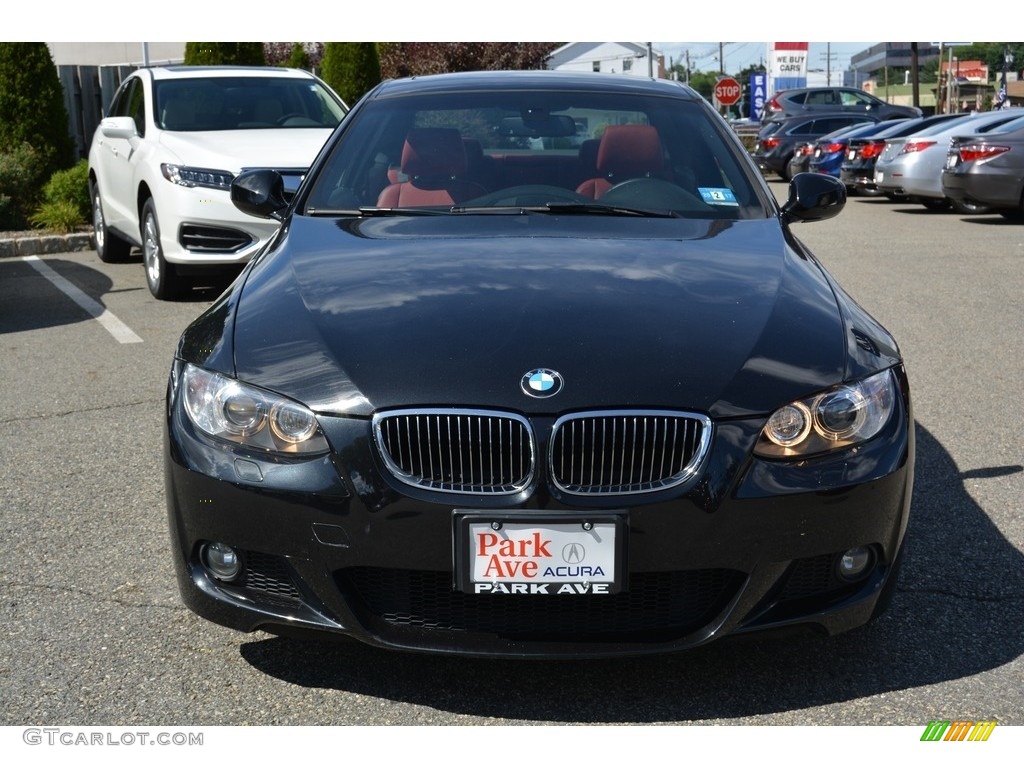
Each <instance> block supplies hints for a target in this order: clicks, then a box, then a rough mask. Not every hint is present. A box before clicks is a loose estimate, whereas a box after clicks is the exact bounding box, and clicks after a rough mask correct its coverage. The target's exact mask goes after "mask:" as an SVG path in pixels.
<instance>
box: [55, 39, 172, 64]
mask: <svg viewBox="0 0 1024 768" xmlns="http://www.w3.org/2000/svg"><path fill="white" fill-rule="evenodd" d="M46 45H47V46H48V47H49V48H50V56H51V57H52V58H53V63H54V64H55V65H57V66H58V67H61V66H73V67H105V66H112V65H114V66H116V65H127V66H130V67H141V66H143V65H144V64H150V65H159V64H181V63H182V62H183V61H184V60H185V43H47V44H46Z"/></svg>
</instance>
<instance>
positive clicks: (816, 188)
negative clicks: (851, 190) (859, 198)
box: [782, 173, 846, 223]
mask: <svg viewBox="0 0 1024 768" xmlns="http://www.w3.org/2000/svg"><path fill="white" fill-rule="evenodd" d="M845 205H846V185H845V184H843V183H842V182H841V181H839V180H838V179H834V178H832V177H831V176H826V175H824V174H821V173H798V174H797V175H796V176H794V177H793V179H792V180H791V181H790V182H789V200H787V201H786V204H785V205H783V206H782V218H783V221H786V222H787V223H788V222H793V221H823V220H824V219H831V218H832V217H833V216H835V215H836V214H838V213H839V212H840V211H841V210H843V207H844V206H845Z"/></svg>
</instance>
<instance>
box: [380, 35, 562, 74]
mask: <svg viewBox="0 0 1024 768" xmlns="http://www.w3.org/2000/svg"><path fill="white" fill-rule="evenodd" d="M560 45H562V43H381V45H380V68H381V74H382V75H383V76H384V77H386V78H393V77H409V76H411V75H433V74H439V73H442V72H469V71H474V70H485V69H543V68H544V64H545V62H546V61H547V59H548V57H549V56H550V55H551V52H552V51H553V50H555V49H556V48H558V47H559V46H560Z"/></svg>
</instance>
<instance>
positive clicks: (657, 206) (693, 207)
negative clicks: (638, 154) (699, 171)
mask: <svg viewBox="0 0 1024 768" xmlns="http://www.w3.org/2000/svg"><path fill="white" fill-rule="evenodd" d="M600 202H602V203H605V204H608V205H625V206H630V207H634V208H650V209H654V210H661V209H667V210H673V211H693V212H706V211H711V210H714V208H713V207H712V206H710V205H708V204H707V203H705V202H704V201H703V200H701V199H700V198H699V197H697V196H696V195H695V194H693V193H692V192H690V191H688V190H685V189H683V188H682V187H680V186H678V185H676V184H673V183H672V182H670V181H665V180H664V179H650V178H638V179H626V181H622V182H619V183H618V184H616V185H615V186H613V187H612V188H611V189H609V190H608V191H607V192H605V193H604V194H603V195H601V199H600Z"/></svg>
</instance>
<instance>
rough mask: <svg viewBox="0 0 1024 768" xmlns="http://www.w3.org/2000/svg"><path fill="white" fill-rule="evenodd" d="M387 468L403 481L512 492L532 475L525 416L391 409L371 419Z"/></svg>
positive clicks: (446, 488) (464, 489)
mask: <svg viewBox="0 0 1024 768" xmlns="http://www.w3.org/2000/svg"><path fill="white" fill-rule="evenodd" d="M373 430H374V437H375V439H376V441H377V447H378V449H379V450H380V453H381V456H382V457H383V458H384V462H385V463H386V464H387V466H388V469H389V470H391V472H392V473H393V474H394V475H395V477H397V478H398V479H399V480H401V481H402V482H404V483H408V484H409V485H415V486H418V487H421V488H430V489H433V490H438V491H448V492H451V493H494V494H512V493H518V492H519V491H521V490H522V489H523V488H525V487H526V486H527V485H529V483H530V480H531V479H532V478H533V465H534V458H533V437H532V434H531V431H530V425H529V423H528V422H527V421H526V419H524V418H522V417H520V416H516V415H513V414H505V413H497V412H493V411H463V410H451V411H447V410H425V411H391V412H389V413H385V414H379V415H377V416H375V417H374V419H373Z"/></svg>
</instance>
